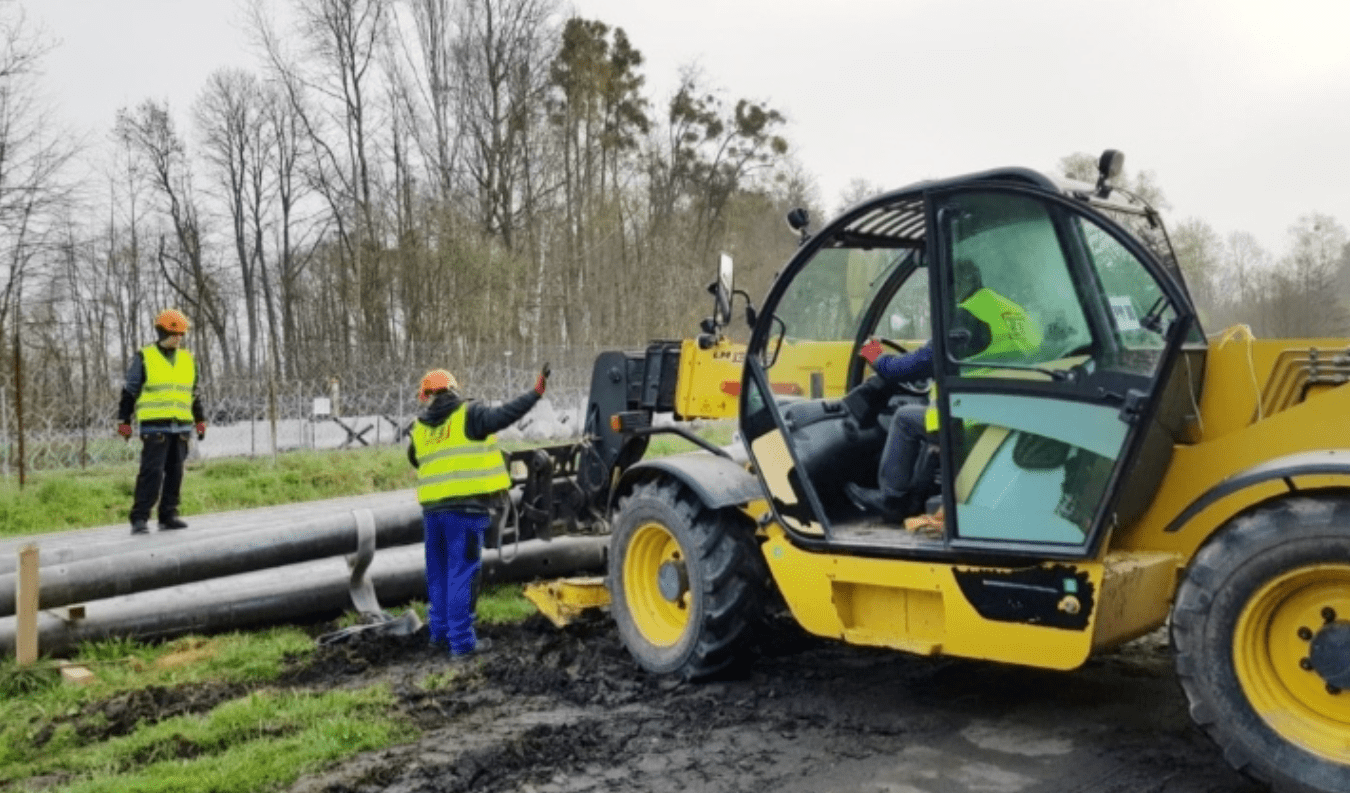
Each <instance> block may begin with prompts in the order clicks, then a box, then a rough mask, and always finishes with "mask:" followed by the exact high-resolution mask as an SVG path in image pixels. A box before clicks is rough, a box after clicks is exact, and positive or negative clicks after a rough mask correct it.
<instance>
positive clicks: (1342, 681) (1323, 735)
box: [1171, 496, 1350, 793]
mask: <svg viewBox="0 0 1350 793" xmlns="http://www.w3.org/2000/svg"><path fill="white" fill-rule="evenodd" d="M1171 630H1172V646H1173V649H1174V650H1175V652H1176V667H1177V674H1178V677H1179V678H1180V681H1181V685H1182V688H1183V689H1184V690H1185V692H1186V697H1187V699H1188V700H1189V702H1190V710H1191V716H1192V718H1194V719H1195V721H1196V723H1198V724H1199V725H1200V727H1201V728H1203V729H1204V731H1205V732H1206V733H1208V734H1209V736H1210V737H1211V738H1213V739H1214V741H1215V742H1216V743H1217V744H1218V745H1219V746H1220V748H1222V749H1223V753H1224V757H1225V758H1226V759H1227V760H1228V762H1229V763H1231V764H1232V765H1233V766H1234V767H1236V768H1237V769H1239V770H1241V771H1243V772H1245V773H1247V774H1248V775H1250V776H1252V777H1255V778H1257V779H1259V780H1261V781H1263V782H1266V783H1268V784H1270V785H1272V786H1273V787H1274V788H1275V789H1276V790H1280V791H1317V793H1350V498H1347V497H1344V496H1335V497H1333V496H1328V497H1320V498H1295V499H1289V500H1287V501H1283V502H1280V503H1278V504H1274V505H1271V506H1267V507H1263V508H1260V509H1258V510H1256V511H1254V512H1252V513H1250V514H1247V515H1244V516H1241V517H1239V518H1237V519H1235V520H1234V521H1232V523H1231V524H1230V525H1228V526H1226V527H1224V528H1223V529H1222V530H1221V531H1220V532H1219V533H1218V534H1216V535H1215V536H1214V537H1213V538H1212V539H1211V540H1210V541H1209V542H1208V543H1207V544H1206V545H1205V546H1204V547H1203V548H1202V549H1201V550H1200V552H1199V553H1197V554H1196V556H1195V559H1194V560H1193V561H1192V563H1191V566H1190V569H1189V570H1188V571H1187V573H1186V576H1185V579H1184V580H1183V582H1182V584H1181V587H1180V588H1179V589H1178V590H1177V598H1176V603H1175V605H1174V607H1173V610H1172V628H1171Z"/></svg>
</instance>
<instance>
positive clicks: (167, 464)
mask: <svg viewBox="0 0 1350 793" xmlns="http://www.w3.org/2000/svg"><path fill="white" fill-rule="evenodd" d="M187 453H188V436H187V433H186V432H149V433H145V434H143V435H141V470H140V473H138V474H136V500H135V503H133V504H132V505H131V522H132V523H135V522H136V521H138V520H143V521H147V522H148V521H149V520H150V510H151V509H153V508H154V506H155V502H156V501H158V502H159V520H160V522H161V523H162V522H164V521H166V520H170V519H172V518H176V517H178V495H179V492H180V491H181V490H182V488H183V461H184V460H186V459H187Z"/></svg>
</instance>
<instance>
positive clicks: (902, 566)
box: [763, 525, 1102, 670]
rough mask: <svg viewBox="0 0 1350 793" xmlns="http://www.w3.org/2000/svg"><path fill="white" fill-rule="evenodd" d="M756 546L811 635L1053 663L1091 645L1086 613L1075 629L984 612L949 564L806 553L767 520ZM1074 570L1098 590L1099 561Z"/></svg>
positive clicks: (1083, 655) (1076, 656)
mask: <svg viewBox="0 0 1350 793" xmlns="http://www.w3.org/2000/svg"><path fill="white" fill-rule="evenodd" d="M763 550H764V556H765V558H766V559H767V560H768V563H769V567H770V569H771V570H772V571H773V576H774V580H775V581H776V582H777V583H778V586H779V589H780V591H781V592H782V593H783V597H784V599H785V600H786V601H787V604H788V607H789V608H790V609H791V610H792V614H793V616H794V617H796V619H797V621H798V622H799V623H801V625H802V627H804V628H805V629H806V630H808V631H810V632H811V633H814V634H816V635H818V636H825V637H831V638H837V639H843V640H845V641H847V642H849V643H850V644H863V645H870V646H874V647H890V648H893V649H898V650H904V651H907V652H911V653H916V654H919V655H936V654H939V653H941V654H943V655H957V656H962V657H966V658H980V659H985V660H990V661H1002V662H1007V663H1015V664H1024V665H1027V666H1038V667H1043V668H1047V669H1061V670H1063V669H1075V668H1077V667H1078V666H1081V665H1082V663H1083V662H1084V661H1086V660H1087V657H1088V654H1089V652H1090V651H1091V650H1092V645H1093V631H1092V615H1091V614H1089V615H1088V616H1087V624H1086V626H1085V627H1084V628H1083V629H1079V630H1068V629H1064V628H1058V627H1050V626H1046V625H1034V624H1026V623H1019V622H1010V621H999V620H992V619H987V618H985V617H983V616H981V615H980V614H979V613H978V612H977V611H976V609H975V608H974V607H973V606H972V605H971V604H970V603H969V602H968V601H967V599H966V598H965V597H964V596H963V595H962V593H961V591H960V587H959V585H958V583H957V579H956V573H955V570H954V569H953V568H952V567H951V566H950V565H944V564H929V563H925V562H911V561H902V560H895V559H867V558H861V557H856V556H837V555H831V554H820V553H810V552H807V551H803V550H801V549H799V548H796V547H795V546H793V545H792V544H791V543H789V542H788V541H787V539H786V537H785V536H784V534H783V531H782V529H781V528H779V527H777V526H774V525H770V527H769V529H768V538H767V541H766V542H765V543H764V546H763ZM1074 570H1075V571H1076V572H1077V573H1079V574H1082V575H1084V577H1085V580H1086V582H1087V583H1089V584H1090V585H1091V589H1092V590H1093V591H1097V592H1100V591H1101V583H1102V565H1101V564H1099V563H1095V562H1089V563H1077V564H1075V565H1074ZM1061 607H1062V608H1063V609H1064V610H1066V611H1068V610H1072V609H1073V608H1075V606H1074V605H1073V602H1072V601H1069V602H1063V603H1062V604H1061Z"/></svg>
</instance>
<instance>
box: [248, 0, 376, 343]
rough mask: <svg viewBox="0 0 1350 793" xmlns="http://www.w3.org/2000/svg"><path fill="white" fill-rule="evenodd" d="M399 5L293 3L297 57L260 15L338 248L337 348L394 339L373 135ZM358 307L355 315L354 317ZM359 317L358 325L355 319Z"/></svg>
mask: <svg viewBox="0 0 1350 793" xmlns="http://www.w3.org/2000/svg"><path fill="white" fill-rule="evenodd" d="M391 4H392V0H293V2H292V11H293V14H294V16H295V19H296V28H295V33H296V41H297V44H298V47H299V53H298V55H292V53H291V52H289V51H288V50H287V48H286V47H285V46H284V44H285V42H284V41H283V39H282V37H281V35H280V34H279V33H278V31H277V30H276V28H275V26H274V24H273V23H272V22H271V20H270V19H268V18H267V17H266V15H265V14H264V13H263V10H262V8H261V6H259V5H255V6H254V9H253V23H254V31H255V33H256V35H257V38H258V40H259V42H260V44H261V45H262V48H263V51H264V53H265V55H266V58H267V60H268V63H269V67H270V69H271V71H272V73H273V74H274V75H275V77H276V79H277V83H278V85H280V86H282V88H283V90H284V91H285V94H286V98H287V101H288V103H289V104H290V107H291V109H292V111H293V112H294V113H295V117H296V118H297V119H298V120H299V122H300V124H299V127H300V128H301V129H303V130H304V133H305V137H306V143H307V145H308V147H309V155H310V156H309V158H308V160H307V163H308V171H307V173H308V178H309V181H310V183H311V184H312V185H313V187H314V189H315V191H316V192H317V193H318V194H319V195H320V196H321V197H322V198H323V200H324V201H325V202H327V204H328V207H329V212H330V218H331V220H332V222H333V228H334V230H335V232H336V234H337V246H336V248H334V249H333V250H332V251H331V252H332V253H335V254H336V255H337V259H338V261H337V264H338V267H337V268H335V273H334V280H335V282H336V283H334V284H332V287H334V288H332V289H330V290H329V291H327V292H326V293H325V297H326V298H333V297H335V298H336V303H333V302H332V301H331V300H329V305H328V309H329V311H330V313H331V315H332V317H333V319H334V320H336V321H337V322H339V323H340V325H341V332H340V337H339V339H338V340H337V341H338V343H337V345H336V349H337V350H339V351H343V353H344V354H345V352H346V351H349V350H351V349H354V348H355V347H356V346H357V341H358V339H361V338H366V339H370V340H373V341H387V329H388V327H389V325H388V322H387V321H386V318H387V306H384V305H382V301H381V300H380V298H381V296H382V290H381V289H380V287H379V284H380V283H381V280H382V274H381V272H380V258H379V250H380V249H381V247H382V245H383V240H382V239H381V231H380V224H379V223H378V222H377V221H378V212H377V206H376V196H375V194H374V191H375V187H376V182H377V178H376V174H375V170H376V169H377V167H378V164H379V160H378V159H377V157H376V155H377V153H378V146H377V143H376V141H375V135H374V132H373V131H374V130H376V129H379V128H380V122H381V119H380V118H379V117H378V112H379V110H378V108H377V105H376V103H375V101H374V97H377V96H378V95H379V90H378V84H379V82H380V80H381V79H382V75H381V73H380V70H379V68H378V66H379V61H380V54H381V52H382V51H383V48H384V47H385V46H386V37H387V35H388V23H389V20H390V8H391ZM353 308H354V311H353ZM353 320H354V322H353Z"/></svg>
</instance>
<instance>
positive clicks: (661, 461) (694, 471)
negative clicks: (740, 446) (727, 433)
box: [614, 452, 764, 509]
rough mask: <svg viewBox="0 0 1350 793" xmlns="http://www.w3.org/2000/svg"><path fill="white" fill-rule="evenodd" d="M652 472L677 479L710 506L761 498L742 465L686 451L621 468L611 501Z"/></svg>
mask: <svg viewBox="0 0 1350 793" xmlns="http://www.w3.org/2000/svg"><path fill="white" fill-rule="evenodd" d="M655 472H659V473H661V474H665V475H668V476H672V477H674V478H675V479H677V480H679V481H680V482H681V483H683V484H684V485H686V486H687V487H688V488H689V489H690V490H692V491H693V492H694V494H695V495H697V496H698V499H699V501H701V502H703V504H704V505H705V506H707V507H708V508H710V509H721V508H722V507H732V506H739V505H741V504H745V503H747V502H749V501H753V500H755V499H757V498H763V497H764V493H763V491H762V490H761V489H760V486H759V480H758V479H756V478H755V476H754V475H753V474H751V473H750V472H749V471H748V470H746V469H745V466H743V465H742V464H740V463H738V462H736V461H734V460H731V459H729V458H726V457H719V456H717V455H715V454H709V453H707V452H690V453H688V454H677V455H671V456H669V457H658V458H655V459H652V460H643V461H642V462H640V463H637V464H636V465H634V466H632V467H631V468H629V469H628V470H627V471H624V473H623V476H622V478H620V480H619V483H618V486H616V487H615V488H614V493H615V500H617V495H618V494H620V493H626V492H628V491H629V490H631V489H632V487H633V485H634V484H635V483H637V482H640V481H642V480H643V479H645V478H648V477H649V476H651V474H653V473H655Z"/></svg>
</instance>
